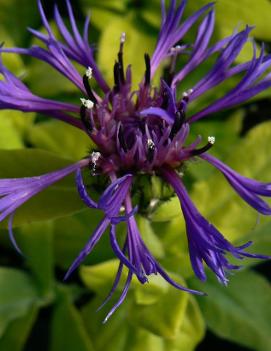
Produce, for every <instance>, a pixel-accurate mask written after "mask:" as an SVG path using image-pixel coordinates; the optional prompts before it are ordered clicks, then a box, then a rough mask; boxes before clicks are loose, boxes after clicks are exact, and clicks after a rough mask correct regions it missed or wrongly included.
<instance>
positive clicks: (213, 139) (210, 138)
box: [208, 136, 215, 145]
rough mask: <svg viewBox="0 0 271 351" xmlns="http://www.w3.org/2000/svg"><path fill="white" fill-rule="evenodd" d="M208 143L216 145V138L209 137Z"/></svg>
mask: <svg viewBox="0 0 271 351" xmlns="http://www.w3.org/2000/svg"><path fill="white" fill-rule="evenodd" d="M208 143H210V144H212V145H214V143H215V137H214V136H209V137H208Z"/></svg>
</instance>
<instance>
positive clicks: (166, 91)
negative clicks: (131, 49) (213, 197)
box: [0, 0, 271, 321]
mask: <svg viewBox="0 0 271 351" xmlns="http://www.w3.org/2000/svg"><path fill="white" fill-rule="evenodd" d="M66 3H67V10H68V15H69V20H70V27H71V29H69V28H68V27H67V26H66V25H65V24H64V21H63V19H62V17H61V15H60V13H59V11H58V9H57V7H55V23H56V27H57V28H58V30H59V33H60V36H61V37H62V40H58V39H56V37H55V35H54V34H53V31H52V29H51V27H50V25H49V22H48V20H47V18H46V15H45V13H44V10H43V8H42V5H41V2H40V1H38V7H39V11H40V15H41V18H42V22H43V25H44V27H45V29H46V32H47V33H46V34H43V33H41V32H38V31H36V30H34V29H29V31H30V32H31V33H32V34H33V35H34V36H35V37H36V38H37V39H39V40H40V41H41V42H42V45H43V47H39V46H33V47H31V48H29V49H25V48H4V47H2V48H1V52H5V53H18V54H23V55H30V56H33V57H35V58H37V59H38V60H41V61H44V62H46V63H48V64H49V65H50V66H52V67H53V68H54V69H56V70H57V71H58V72H60V73H61V74H63V75H64V76H65V77H66V78H67V79H69V80H70V81H71V82H72V83H73V84H74V85H75V86H76V87H77V88H78V89H79V91H80V92H81V94H82V98H81V99H80V101H78V105H73V104H68V103H64V102H58V101H52V100H46V99H43V98H40V97H38V96H36V95H34V94H33V93H32V92H30V91H29V89H28V88H27V87H26V86H25V85H24V84H23V83H22V82H21V81H20V80H19V79H17V78H16V77H15V76H14V75H13V74H12V73H11V72H9V71H8V70H7V69H6V68H5V67H4V66H3V64H2V63H0V72H1V73H2V75H3V76H4V80H2V81H1V82H0V108H1V109H16V110H20V111H23V112H30V111H31V112H33V111H34V112H42V113H44V114H48V115H50V116H51V117H53V118H57V119H60V120H62V121H63V122H66V123H69V124H72V125H74V126H75V127H77V128H80V129H82V132H85V133H87V135H88V136H89V137H90V139H91V140H92V142H94V143H95V145H96V150H95V151H93V152H92V153H91V154H90V155H88V157H86V158H85V159H83V160H81V161H79V162H78V163H76V164H74V165H71V166H69V167H67V168H64V169H62V170H59V171H55V172H52V173H49V174H46V175H42V176H38V177H37V176H36V177H32V178H23V179H2V180H0V220H3V219H4V218H6V217H8V216H10V221H9V232H10V237H11V240H12V242H13V243H14V245H15V246H16V248H17V249H19V248H18V247H17V245H16V242H15V239H14V237H13V234H12V219H13V216H14V213H15V211H16V209H17V208H18V207H19V206H20V205H21V204H23V203H24V202H25V201H27V200H28V199H29V198H31V197H32V196H34V195H36V194H37V193H38V192H40V191H42V190H43V189H45V188H46V187H48V186H50V185H51V184H53V183H54V182H56V181H58V180H60V179H61V178H63V177H65V176H67V175H68V174H70V173H75V175H76V176H75V183H76V187H77V190H78V193H79V195H80V197H81V199H82V201H83V202H84V203H85V204H86V206H88V207H89V208H93V209H96V210H100V211H102V212H103V214H104V217H103V219H102V220H101V221H100V223H99V225H98V226H97V228H96V230H95V231H94V233H93V234H92V235H91V237H90V239H89V241H88V242H87V243H86V245H85V247H84V248H83V249H82V250H81V252H80V253H79V255H78V257H77V258H76V259H75V261H74V262H73V264H72V265H71V267H70V269H69V270H68V272H67V274H66V276H65V278H66V279H67V278H68V277H69V276H70V274H71V273H72V272H73V271H74V270H75V269H76V268H77V267H78V266H79V265H80V264H81V262H83V260H84V258H85V257H86V256H87V255H88V254H90V252H91V251H92V249H93V248H94V246H95V245H96V244H97V242H98V241H99V239H100V238H101V236H102V235H104V233H105V232H106V230H107V229H109V238H110V242H111V247H112V250H113V252H114V253H115V255H116V257H117V258H118V259H119V260H120V264H119V269H118V272H117V274H116V278H115V281H114V284H113V287H112V290H111V291H110V293H109V295H108V297H107V298H106V300H105V302H104V304H105V303H106V302H108V301H109V299H110V298H111V296H112V295H113V293H114V292H115V290H116V288H117V286H118V284H119V282H120V277H121V275H122V274H123V268H124V266H126V267H127V268H128V275H127V280H126V282H125V285H124V287H123V290H122V292H121V295H120V297H119V300H118V302H117V303H116V304H115V305H114V307H113V308H112V309H111V311H110V312H109V314H108V315H107V317H106V319H105V321H106V320H107V319H108V318H109V317H110V316H111V315H112V313H113V312H114V311H115V310H116V309H117V308H118V307H119V306H120V304H121V303H122V302H123V300H124V299H125V296H126V295H127V292H128V289H129V286H130V283H131V281H132V278H133V276H134V277H136V278H137V279H138V280H139V281H140V282H141V283H142V284H144V283H145V282H147V281H148V276H150V275H152V274H160V275H161V276H162V277H163V278H164V279H165V280H166V281H167V282H169V283H170V284H171V285H173V286H174V287H176V288H177V289H180V290H184V291H188V292H191V293H194V294H202V293H200V292H198V291H194V290H190V289H188V288H186V287H184V286H181V285H179V284H178V283H176V282H175V281H173V280H172V279H171V278H170V277H169V275H168V274H167V273H166V272H165V270H164V269H163V268H162V267H161V266H160V265H159V263H158V262H157V261H156V259H155V258H154V257H153V256H152V254H151V252H150V251H149V249H148V248H147V247H146V245H145V243H144V242H143V240H142V238H141V235H140V232H139V229H138V227H137V223H136V218H135V214H136V212H137V211H139V212H141V213H144V210H145V208H144V206H146V198H145V193H144V187H143V188H142V187H139V186H138V184H139V183H138V181H139V180H140V178H141V177H142V175H144V176H145V177H147V179H148V181H149V180H150V178H151V177H152V175H153V174H156V175H157V176H160V178H161V180H162V181H163V182H166V183H168V184H170V185H171V187H172V189H173V190H174V192H175V193H176V195H177V196H178V197H179V199H180V203H181V208H182V211H183V216H184V219H185V222H186V231H187V237H188V245H189V252H190V258H191V264H192V267H193V269H194V271H195V274H196V275H197V276H198V278H199V279H201V280H205V279H206V275H205V271H204V263H206V265H207V266H208V267H209V268H210V269H211V270H213V272H214V273H215V274H216V276H217V278H218V279H219V281H221V282H222V283H224V284H225V283H227V280H228V278H227V272H228V271H231V270H235V269H237V268H239V266H236V265H233V264H231V263H230V261H229V257H228V256H233V257H235V258H237V259H242V258H243V257H254V258H267V257H266V256H262V255H256V254H250V253H247V252H246V251H245V249H246V248H247V247H248V246H250V245H251V242H249V243H246V244H244V245H242V246H239V247H234V246H233V245H232V244H231V243H229V242H228V241H227V240H226V239H225V238H224V237H223V235H222V234H221V233H220V232H219V231H218V229H216V228H215V227H214V226H213V225H212V224H210V223H208V221H207V220H206V219H205V218H204V217H203V216H202V215H201V214H200V213H199V212H198V210H197V209H196V207H195V206H194V204H193V203H192V202H191V200H190V198H189V195H188V193H187V191H186V189H185V187H184V185H183V181H182V179H181V178H182V176H180V175H179V173H180V172H179V171H181V170H182V169H183V165H184V164H185V162H187V161H188V160H190V159H192V158H195V157H198V156H199V157H200V158H201V159H203V160H206V161H207V162H209V163H211V164H212V165H213V166H215V167H216V168H218V169H219V170H220V171H221V172H222V173H223V175H224V176H225V178H226V179H227V181H228V182H229V183H230V185H231V186H232V187H233V188H234V190H235V191H236V192H237V193H238V194H239V195H240V196H241V197H242V198H243V199H244V200H245V201H246V202H247V203H248V204H249V205H251V206H252V207H254V208H255V209H256V210H257V211H258V212H259V213H262V214H264V215H270V214H271V208H270V207H269V205H268V204H267V203H265V202H264V201H263V200H262V199H261V197H260V196H264V197H271V185H270V184H264V183H260V182H257V181H254V180H251V179H248V178H245V177H243V176H241V175H239V174H238V173H236V172H235V171H233V170H232V169H230V168H229V167H228V166H226V165H225V164H223V163H222V162H221V161H219V160H217V159H216V158H214V157H213V156H211V155H209V154H208V153H207V151H208V150H209V149H210V148H211V147H212V146H213V145H214V143H215V138H214V137H211V136H210V137H209V138H208V143H207V144H206V145H205V146H201V147H199V144H200V143H201V139H200V138H197V139H196V140H195V141H194V142H193V143H192V144H190V145H187V143H186V140H187V137H188V135H189V132H190V128H193V123H194V122H195V121H197V120H199V119H201V118H203V117H206V116H209V115H211V114H213V113H216V112H219V111H222V110H225V109H228V108H232V107H233V106H236V105H239V104H241V103H243V102H244V101H246V100H247V99H250V98H251V97H253V96H255V95H256V94H258V93H260V92H262V91H263V90H265V89H267V88H269V87H270V86H271V75H270V73H266V72H267V70H268V69H269V67H270V65H271V56H270V55H265V54H264V48H263V47H262V50H261V52H260V55H259V56H258V57H257V55H256V48H255V44H253V56H252V59H251V60H250V61H249V62H246V63H243V64H238V65H235V64H234V62H235V60H236V58H237V56H238V55H239V53H240V51H241V50H242V48H243V46H244V45H245V44H246V43H247V42H248V41H250V39H249V35H250V32H251V30H252V28H250V27H246V28H245V29H244V30H242V31H240V32H238V33H234V34H232V35H231V36H229V37H227V38H225V39H223V40H220V41H218V42H216V43H215V44H212V45H210V40H211V37H212V34H213V30H214V20H215V17H214V16H215V14H214V10H213V3H210V4H208V5H206V6H204V7H203V8H201V9H200V10H199V11H197V12H196V13H194V14H193V15H192V16H191V17H189V18H187V19H185V20H183V12H184V9H185V5H186V1H185V0H183V1H181V2H180V4H179V5H177V4H176V1H175V0H171V1H170V4H169V8H168V9H166V6H165V2H164V1H163V0H162V1H161V6H162V24H161V30H160V34H159V37H158V42H157V45H156V48H155V50H154V53H153V55H152V56H151V57H150V56H149V54H147V53H146V54H145V56H144V60H145V65H146V69H145V73H144V75H143V77H142V81H141V82H139V83H140V84H139V88H138V90H136V91H132V88H131V87H132V84H131V83H132V74H131V73H132V72H131V71H132V68H131V66H128V67H127V68H126V67H125V66H124V60H123V55H124V46H125V39H126V37H125V33H122V34H121V33H120V34H121V35H120V46H119V52H118V55H117V60H116V61H115V63H114V64H113V69H112V74H113V76H114V85H113V86H112V87H110V86H109V85H108V84H107V82H106V80H105V78H104V77H103V76H102V74H101V71H100V70H99V68H98V66H97V64H96V62H95V57H94V50H93V47H92V46H91V45H90V44H89V40H88V28H89V19H86V22H85V27H84V32H83V35H82V34H81V33H80V32H79V30H78V28H77V25H76V21H75V18H74V15H73V12H72V8H71V5H70V2H69V0H66ZM200 19H201V23H200V25H199V26H198V31H197V36H196V39H195V42H193V43H190V44H185V45H179V44H180V41H181V40H183V38H184V36H185V34H186V33H187V32H188V31H189V30H190V28H191V27H193V26H194V25H195V24H196V22H198V21H199V20H200ZM131 40H133V38H131ZM44 46H45V47H46V48H44ZM213 55H215V56H216V57H217V58H216V61H215V63H214V64H213V66H212V68H211V69H210V71H209V72H207V73H206V75H205V76H204V77H202V78H201V79H200V80H199V81H198V82H197V83H196V84H195V85H194V86H192V87H191V86H189V87H187V89H186V91H185V92H183V94H182V97H179V95H178V92H177V86H178V84H179V83H180V82H182V81H183V79H184V78H185V77H186V76H187V75H188V74H189V73H191V72H192V71H193V70H194V69H195V68H196V67H198V66H199V65H201V64H202V63H204V62H205V61H206V60H208V59H209V58H210V57H212V56H213ZM180 57H182V58H185V57H187V60H186V63H185V64H184V65H183V67H182V68H181V69H180V70H179V71H178V70H177V68H176V62H177V61H178V59H179V58H180ZM142 59H143V58H142ZM165 60H166V62H169V66H168V70H167V71H168V72H167V74H166V75H165V76H164V77H161V83H160V85H159V86H158V87H153V86H152V77H153V75H154V74H155V72H156V70H157V68H158V67H159V65H160V64H162V63H164V62H165ZM73 62H76V63H77V64H80V65H82V66H83V67H84V69H85V74H84V76H83V77H81V76H80V74H79V72H78V71H77V69H76V68H75V66H74V64H73ZM240 74H241V75H242V77H241V78H240V81H239V83H238V84H237V85H236V86H235V87H234V88H232V89H231V90H230V91H229V92H228V93H226V94H225V96H223V97H221V98H219V99H218V100H215V101H213V102H212V103H211V104H210V105H209V106H206V107H204V108H203V109H201V110H199V111H198V112H196V113H195V114H194V115H189V103H190V102H191V101H193V100H195V99H196V98H198V97H199V96H201V95H202V94H204V93H205V92H207V91H209V90H210V89H212V88H214V87H216V86H217V85H219V84H221V83H222V82H224V81H225V80H227V79H229V78H231V77H233V76H237V75H240ZM92 79H94V80H95V81H96V83H97V85H98V86H99V88H100V89H99V91H100V92H101V93H98V92H96V91H94V90H93V89H92V87H91V80H92ZM83 168H88V169H89V170H90V174H91V176H92V177H96V176H99V177H104V178H105V179H107V180H108V181H109V183H110V184H109V185H108V187H107V188H106V189H105V190H104V192H103V193H102V194H101V196H100V199H99V201H97V202H95V201H94V200H93V199H92V198H91V197H90V195H89V193H88V189H87V188H86V186H85V184H84V180H83V176H82V173H81V170H82V169H83ZM133 185H134V186H133ZM135 188H136V189H135ZM134 189H135V190H136V191H135V190H134ZM134 194H135V196H134ZM138 194H139V199H141V200H142V199H143V200H144V201H141V200H140V201H139V204H138V206H136V205H137V204H136V203H135V199H138ZM147 200H148V202H149V203H150V204H151V202H152V201H151V200H152V199H151V198H149V199H147ZM133 204H134V206H135V207H133ZM120 222H125V223H126V227H127V230H126V237H125V240H124V245H123V247H121V246H120V244H119V242H120V241H121V240H120V238H118V235H117V231H116V226H117V225H118V223H120ZM226 255H228V256H227V257H226ZM104 304H103V305H104ZM103 305H102V306H103Z"/></svg>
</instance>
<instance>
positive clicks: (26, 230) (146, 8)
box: [0, 0, 271, 351]
mask: <svg viewBox="0 0 271 351" xmlns="http://www.w3.org/2000/svg"><path fill="white" fill-rule="evenodd" d="M56 2H57V4H58V5H59V7H60V10H61V13H62V14H63V15H64V16H66V13H67V12H66V7H65V1H64V0H63V1H56ZM71 2H72V4H73V7H74V9H75V13H76V18H77V21H78V23H79V26H81V27H82V26H83V20H84V16H85V15H86V14H90V15H91V23H92V26H91V32H90V39H91V42H92V43H93V45H94V47H95V48H96V57H97V61H98V63H99V65H100V67H101V69H102V71H103V73H104V74H105V76H106V78H107V79H108V81H109V82H112V66H113V63H114V59H115V55H116V53H117V50H118V43H119V37H120V34H121V32H123V31H125V32H126V33H127V43H126V44H127V45H126V47H125V62H126V63H131V64H132V65H133V82H134V86H135V87H136V85H137V84H138V82H139V81H140V79H141V77H142V74H143V72H144V60H143V55H144V53H145V52H148V53H151V52H152V50H153V48H154V46H155V42H156V37H157V34H158V31H159V24H160V5H159V0H126V1H125V0H100V1H96V0H81V1H79V0H78V1H76V0H73V1H71ZM43 3H44V6H45V10H46V13H47V14H48V16H49V18H51V19H52V14H53V1H52V0H50V1H43ZM205 3H206V1H204V0H199V1H192V0H190V1H189V2H188V6H187V11H186V15H189V14H191V13H192V12H193V11H194V10H195V9H198V8H199V7H200V6H201V5H203V4H205ZM215 7H216V29H215V34H214V39H213V40H217V39H220V38H222V37H224V36H225V35H228V34H230V33H231V32H232V31H233V30H234V29H236V28H242V27H243V26H244V25H246V24H249V25H255V29H254V31H253V35H254V37H255V38H256V40H257V43H259V44H260V42H261V41H265V42H266V44H267V45H266V47H267V49H268V47H269V46H270V45H269V42H271V24H270V23H271V2H270V1H268V0H258V1H254V0H239V1H233V0H218V1H217V3H216V5H215ZM27 26H28V27H29V26H30V27H34V28H36V29H40V28H41V22H40V18H39V15H38V10H37V6H36V3H35V0H1V2H0V37H1V40H2V41H4V42H5V45H6V46H14V45H16V46H29V45H31V44H32V43H33V42H35V40H33V39H32V38H31V36H30V34H29V33H28V32H27V31H26V27H27ZM194 36H195V28H194V30H192V31H191V32H190V33H189V35H188V36H187V37H186V38H185V41H187V42H190V41H191V40H193V38H194ZM251 54H252V53H251V47H250V46H248V47H246V48H245V50H244V52H243V53H242V54H241V55H240V57H239V58H238V60H239V62H243V61H246V60H248V59H249V58H250V57H251ZM4 62H5V64H6V65H7V66H8V68H10V69H11V70H12V71H13V72H14V73H16V74H17V75H18V76H20V77H22V78H23V79H24V81H25V82H26V83H27V84H28V85H29V87H30V88H31V89H32V90H33V91H34V92H35V93H37V94H38V95H41V96H44V97H50V98H53V99H61V100H64V101H78V98H79V97H80V96H79V93H78V91H77V90H76V88H75V87H73V86H72V85H71V84H70V83H69V82H68V81H67V80H65V79H64V78H63V77H61V76H60V75H59V74H58V73H56V72H54V71H53V70H51V69H49V68H48V67H47V66H46V65H45V64H43V63H41V62H36V61H35V60H34V59H31V58H27V57H18V56H15V55H9V56H4ZM211 64H212V62H207V63H206V64H204V65H202V66H201V67H199V69H197V70H196V72H194V74H193V75H192V77H190V78H189V81H185V82H184V83H183V85H182V86H183V87H186V88H190V87H191V86H193V82H195V81H196V80H197V79H198V78H199V77H201V76H202V75H204V72H206V71H207V70H208V69H209V67H210V65H211ZM180 65H181V63H180ZM79 69H80V70H81V71H82V72H83V70H82V68H79ZM160 73H161V71H160ZM230 84H234V81H231V82H230ZM180 89H182V87H180ZM227 89H228V84H227V85H223V86H219V87H218V88H216V89H215V91H213V92H212V94H209V95H208V96H206V97H205V98H204V99H203V100H201V101H199V102H197V104H194V106H193V105H192V106H191V109H192V110H193V109H194V108H195V109H196V108H199V107H200V106H201V105H202V104H203V105H204V104H206V103H207V102H208V101H209V100H210V99H214V97H217V96H221V95H222V94H223V93H224V92H225V91H226V90H227ZM269 96H270V91H267V92H265V93H263V94H261V95H260V96H258V97H257V98H255V99H254V100H253V101H251V102H249V103H247V104H246V105H245V106H243V107H239V108H237V109H235V110H231V111H227V112H225V113H222V114H219V115H215V116H213V117H212V118H209V119H206V120H205V121H202V122H198V123H196V124H195V125H193V128H192V134H193V136H195V135H198V134H201V135H202V136H203V137H207V136H208V135H215V136H216V138H217V143H216V145H215V148H214V149H213V152H214V154H216V155H217V156H219V157H220V158H221V159H223V160H226V161H227V162H228V164H229V165H230V166H232V167H233V168H235V169H236V170H237V171H239V172H240V173H242V174H243V175H246V176H249V177H254V178H256V179H259V180H263V181H270V179H271V154H270V140H271V122H269V118H270V115H271V101H270V98H269ZM0 131H1V138H0V149H1V150H0V165H1V166H0V177H1V178H2V177H20V176H32V175H39V174H42V173H45V172H48V171H50V170H55V169H58V168H60V167H62V166H65V165H67V164H69V163H70V162H73V161H75V160H78V159H80V158H81V157H83V156H84V155H85V154H86V153H87V150H88V149H89V147H90V142H89V140H88V139H87V138H86V137H85V136H84V135H83V134H82V133H80V131H78V130H76V129H74V128H72V127H70V126H67V125H65V124H63V123H61V122H58V121H52V120H49V119H47V118H46V116H40V115H35V114H28V115H24V114H22V113H20V112H14V111H1V112H0ZM185 181H186V184H187V186H188V187H189V189H190V194H191V196H192V198H193V200H194V201H195V203H196V205H197V206H198V208H199V209H200V210H201V212H202V213H203V214H204V215H205V216H206V217H207V218H208V219H209V220H210V221H212V222H213V223H214V224H215V225H216V226H217V227H218V228H219V229H220V230H221V231H222V233H224V234H225V236H226V237H227V238H228V239H230V240H232V241H233V242H234V243H235V244H237V245H238V244H241V243H242V242H245V241H248V240H253V241H254V243H255V244H254V247H253V251H255V252H261V253H265V254H270V253H271V233H270V229H271V223H270V221H269V220H268V218H263V217H261V218H258V217H257V214H255V212H254V211H252V210H251V209H250V208H249V207H248V206H246V204H245V203H244V202H242V201H241V200H240V199H239V198H238V197H237V196H236V195H235V193H234V192H233V191H232V190H231V189H230V188H229V186H228V184H227V183H226V182H225V181H224V179H223V177H222V176H221V175H219V174H218V173H217V172H215V171H214V170H213V169H211V167H209V166H208V165H205V164H202V163H201V162H191V163H190V164H189V165H188V167H187V170H186V173H185ZM99 219H100V217H99V215H97V213H96V212H95V211H91V210H89V209H86V208H84V205H83V204H82V203H81V201H80V200H79V198H78V195H77V194H76V192H75V189H74V181H73V178H72V177H68V178H67V179H65V180H63V181H62V182H60V183H58V184H57V185H55V186H53V187H51V188H50V189H48V190H46V191H45V192H44V193H42V194H41V195H38V196H37V197H35V198H34V199H33V200H31V201H29V202H28V203H27V204H26V205H24V206H23V207H22V208H21V209H20V210H19V211H18V213H17V214H16V217H15V226H16V229H15V234H16V238H17V241H18V243H19V246H20V247H21V248H22V251H23V252H24V254H25V256H24V257H21V256H19V255H18V254H17V253H16V252H15V250H14V248H12V247H11V244H10V243H9V241H8V234H7V231H6V223H2V224H1V227H0V231H1V233H0V234H1V235H0V250H1V254H0V265H1V267H0V350H1V351H23V350H24V351H32V350H40V351H47V350H48V351H64V350H65V351H100V350H103V351H111V350H112V351H113V350H114V351H122V350H123V351H124V350H125V351H139V350H140V351H154V350H155V351H192V350H198V351H199V350H208V351H209V350H211V349H219V350H227V351H228V350H231V351H234V350H257V351H269V350H271V287H270V274H269V273H268V268H270V265H268V263H261V264H260V265H259V262H258V261H256V260H255V261H252V260H250V261H249V262H247V261H244V262H243V263H244V269H243V270H242V272H239V273H236V274H235V275H234V276H232V277H231V280H230V284H229V286H228V287H223V286H220V284H219V283H218V282H217V281H216V279H215V277H214V276H213V275H211V274H210V275H209V280H208V282H207V283H205V284H202V283H200V282H198V281H197V280H196V279H195V278H194V277H193V272H192V269H191V266H190V263H189V255H188V251H187V243H186V239H185V228H184V222H183V219H182V216H181V215H180V208H179V205H178V202H177V200H176V199H175V198H172V199H171V200H170V201H169V202H167V203H165V204H163V205H162V206H160V207H159V208H158V209H157V211H156V212H155V213H153V214H152V216H151V217H150V216H149V217H148V218H147V217H143V216H141V217H138V221H139V226H140V229H141V232H142V235H143V238H144V240H145V241H146V243H147V245H148V246H149V248H150V249H151V251H152V252H153V253H154V255H155V256H156V257H157V258H158V259H159V260H160V262H161V263H163V265H164V266H165V267H166V268H167V269H168V270H169V271H171V272H172V274H173V276H174V277H175V278H176V279H177V280H178V281H180V282H183V283H185V281H186V284H187V285H188V286H190V287H195V288H198V289H202V290H204V291H206V292H207V293H208V296H207V297H199V298H195V297H193V296H191V295H188V294H186V293H182V292H180V291H177V290H174V289H173V288H171V287H169V286H168V285H167V284H165V282H164V281H162V280H161V279H159V278H158V277H153V279H151V280H150V283H149V284H147V285H146V286H141V285H140V284H139V283H138V282H137V281H133V284H132V288H131V290H130V292H129V294H128V298H127V300H126V301H125V303H124V304H123V306H122V307H121V308H120V309H119V310H118V311H117V312H116V313H115V314H114V315H113V317H112V318H111V319H110V320H109V322H108V323H107V324H106V325H103V324H102V320H103V318H104V316H105V314H106V309H108V308H109V306H107V307H105V308H104V309H103V310H102V311H100V312H97V313H96V310H97V308H98V306H99V304H100V303H101V302H102V301H103V299H104V298H105V296H106V294H107V292H108V290H109V289H110V287H111V284H112V281H113V278H114V275H115V272H116V269H117V261H116V260H115V259H114V257H113V254H112V252H111V250H110V245H109V240H108V238H107V236H106V235H105V236H104V238H103V239H102V241H101V242H100V243H99V244H98V246H97V248H96V249H95V250H94V252H93V253H92V254H91V256H90V257H88V258H87V260H86V262H85V264H86V265H85V266H82V267H81V268H80V269H79V271H78V272H77V273H76V274H74V275H73V277H72V279H70V281H69V282H68V283H63V277H64V274H65V270H66V269H67V268H68V266H69V265H70V264H71V262H72V261H73V259H74V258H75V256H76V255H77V253H78V252H79V251H80V249H81V248H82V247H83V245H84V244H85V242H86V240H87V239H88V237H89V235H90V234H91V233H92V231H93V229H94V228H95V226H96V224H97V223H98V221H99ZM121 230H123V228H121Z"/></svg>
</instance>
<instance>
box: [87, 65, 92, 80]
mask: <svg viewBox="0 0 271 351" xmlns="http://www.w3.org/2000/svg"><path fill="white" fill-rule="evenodd" d="M86 76H87V77H88V79H90V78H92V68H91V67H88V69H87V70H86Z"/></svg>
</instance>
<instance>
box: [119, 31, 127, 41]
mask: <svg viewBox="0 0 271 351" xmlns="http://www.w3.org/2000/svg"><path fill="white" fill-rule="evenodd" d="M125 40H126V33H125V32H123V33H121V36H120V42H121V44H123V43H125Z"/></svg>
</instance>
